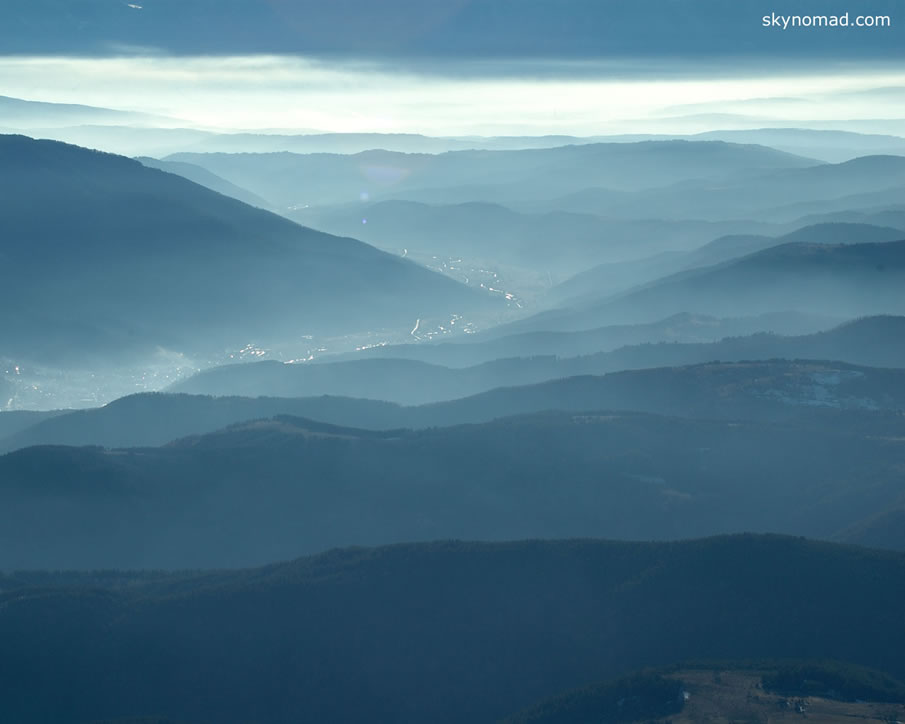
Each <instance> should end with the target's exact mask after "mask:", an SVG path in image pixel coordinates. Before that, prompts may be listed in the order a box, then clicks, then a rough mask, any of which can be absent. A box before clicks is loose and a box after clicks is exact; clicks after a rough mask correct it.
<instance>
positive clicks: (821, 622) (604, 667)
mask: <svg viewBox="0 0 905 724" xmlns="http://www.w3.org/2000/svg"><path fill="white" fill-rule="evenodd" d="M903 577H905V557H903V555H902V554H893V553H884V552H878V551H871V550H867V549H861V548H854V547H843V546H835V545H828V544H820V543H813V542H808V541H804V540H800V539H791V538H782V537H773V536H768V537H758V536H732V537H723V538H715V539H709V540H701V541H690V542H683V543H660V544H652V543H613V542H600V541H562V542H540V541H526V542H518V543H499V544H477V543H459V542H438V543H430V544H422V545H411V544H409V545H399V546H392V547H387V548H377V549H344V550H336V551H331V552H330V553H326V554H324V555H320V556H316V557H312V558H302V559H297V560H293V561H290V562H286V563H280V564H276V565H270V566H267V567H265V568H259V569H251V570H238V571H219V572H198V573H183V574H177V575H172V576H165V575H161V574H159V573H158V574H142V573H132V574H129V573H116V572H106V573H105V572H98V573H92V574H84V575H77V574H72V573H59V574H53V573H40V572H39V573H33V574H28V573H19V574H13V575H6V576H2V577H0V589H2V593H0V606H2V609H0V610H2V614H0V637H2V640H3V642H4V645H3V647H2V650H0V672H2V674H3V680H4V682H5V684H6V686H5V693H4V697H3V698H2V700H0V716H2V717H3V719H4V720H6V721H16V722H21V724H44V723H45V722H50V721H69V720H76V721H91V720H98V719H114V718H125V717H130V716H149V712H154V713H155V714H156V716H157V717H159V719H166V718H172V719H174V720H177V721H195V722H202V721H208V722H211V721H216V722H222V724H234V723H235V724H239V723H240V722H247V721H258V722H261V723H262V724H288V723H289V722H298V721H330V722H354V721H355V722H357V721H375V722H396V723H398V724H407V723H409V722H412V723H413V724H414V723H415V722H425V721H430V722H436V723H437V724H453V723H454V722H462V721H469V722H474V723H475V724H485V723H486V724H490V723H491V722H494V721H497V720H499V719H500V718H502V717H505V716H508V715H511V714H513V713H514V712H516V711H519V710H520V709H523V708H524V707H528V706H530V705H532V704H534V703H536V702H537V701H538V700H540V699H543V698H545V697H548V696H554V695H556V694H559V693H561V692H562V691H564V690H567V689H573V688H576V687H580V686H585V685H587V684H588V683H589V682H596V681H601V680H606V679H610V678H614V677H617V676H622V675H625V674H628V673H629V672H631V671H632V670H634V669H637V668H639V667H642V666H658V665H659V666H668V665H672V664H674V663H675V662H677V661H681V660H687V659H731V658H737V659H748V658H766V657H776V658H789V657H796V658H812V659H837V660H842V661H851V662H854V663H857V664H861V665H864V666H870V667H873V668H876V669H879V670H882V671H884V672H885V673H886V674H887V675H888V676H892V677H899V678H901V677H902V676H903V674H905V667H903V664H902V661H901V658H900V657H899V656H898V655H897V653H898V652H899V651H901V649H902V647H903V646H905V634H903V631H905V629H903V627H902V625H901V621H902V610H901V608H902V607H901V598H900V596H899V590H900V589H899V586H898V585H897V584H898V583H899V582H901V581H902V580H903ZM664 601H666V602H668V604H669V605H664ZM36 641H40V644H41V645H40V646H37V645H35V642H36ZM712 679H713V677H712V675H711V677H710V681H711V685H712ZM689 683H692V682H689ZM726 683H727V684H729V683H730V677H729V676H727V680H726ZM48 690H51V691H53V692H54V695H53V696H47V695H46V692H47V691H48ZM350 691H354V693H355V695H354V696H350V695H349V692H350ZM690 703H691V702H690ZM154 721H158V720H154Z"/></svg>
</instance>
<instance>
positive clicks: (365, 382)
mask: <svg viewBox="0 0 905 724" xmlns="http://www.w3.org/2000/svg"><path fill="white" fill-rule="evenodd" d="M903 340H905V317H875V318H869V319H864V320H859V321H857V322H854V323H851V324H847V325H844V326H842V327H840V328H837V329H833V330H830V331H827V332H822V333H818V334H814V335H807V336H800V337H783V336H778V335H771V334H756V335H753V336H748V337H737V338H733V339H723V340H722V341H718V342H704V343H696V344H682V343H677V342H660V343H659V344H642V345H637V346H626V347H621V348H619V349H615V350H612V351H609V352H600V353H596V354H590V355H583V356H580V357H571V358H557V357H553V356H529V357H524V358H510V359H496V360H493V361H490V362H484V363H482V364H478V365H475V366H472V367H464V368H458V369H456V368H450V367H446V366H441V365H432V364H427V363H424V362H419V361H415V360H407V359H392V358H372V359H363V360H350V361H339V362H329V361H325V362H320V363H305V364H288V365H287V364H283V363H280V362H275V361H268V362H252V363H244V364H238V365H224V366H221V367H214V368H211V369H209V370H205V371H202V372H200V373H198V374H196V375H195V376H193V377H191V378H189V379H187V380H185V381H183V382H179V383H177V384H176V385H175V386H173V387H172V390H173V391H176V392H188V393H193V394H202V395H227V396H228V395H242V396H250V397H257V396H270V397H311V396H316V395H338V396H344V397H358V398H370V399H379V400H386V401H390V402H396V403H401V404H407V405H417V404H422V403H428V402H439V401H443V400H452V399H456V398H461V397H467V396H469V395H474V394H477V393H481V392H485V391H487V390H490V389H493V388H497V387H503V386H506V387H512V386H517V385H524V384H532V383H536V382H543V381H545V380H551V379H557V378H565V377H575V376H578V375H600V374H605V373H608V372H616V371H619V370H627V369H639V368H653V367H674V366H680V365H689V364H700V363H705V362H712V361H714V360H722V361H724V362H738V361H744V360H770V359H826V360H836V361H841V362H848V363H852V364H862V365H868V366H874V367H899V368H905V341H903ZM327 359H328V360H329V358H327Z"/></svg>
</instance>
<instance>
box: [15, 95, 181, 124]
mask: <svg viewBox="0 0 905 724" xmlns="http://www.w3.org/2000/svg"><path fill="white" fill-rule="evenodd" d="M168 120H169V121H171V119H166V118H163V117H161V116H153V115H150V114H146V113H134V112H132V111H118V110H112V109H110V108H97V107H95V106H84V105H75V104H72V103H43V102H40V101H27V100H23V99H21V98H10V97H9V96H0V126H3V127H11V128H26V127H32V126H37V127H39V128H40V127H44V128H54V127H59V126H74V125H83V124H92V123H109V124H115V123H120V124H134V125H152V124H155V123H161V122H166V121H168Z"/></svg>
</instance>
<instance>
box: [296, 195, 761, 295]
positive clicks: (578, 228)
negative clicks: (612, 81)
mask: <svg viewBox="0 0 905 724" xmlns="http://www.w3.org/2000/svg"><path fill="white" fill-rule="evenodd" d="M288 216H289V217H290V218H292V219H294V220H296V221H298V222H299V223H303V224H305V225H307V226H311V227H314V228H316V229H321V230H322V231H326V232H329V233H333V234H340V235H352V236H356V237H357V238H361V239H362V240H364V241H367V242H369V243H372V244H374V245H375V246H378V247H379V248H382V249H387V250H391V251H396V252H400V251H401V250H402V249H403V248H405V249H407V250H408V251H409V252H420V253H422V254H438V255H442V256H443V257H465V258H466V259H468V260H471V261H483V262H485V263H488V264H491V265H494V266H499V265H504V266H511V267H517V268H521V269H532V270H536V271H537V272H538V273H542V274H544V275H545V276H546V275H548V274H550V275H553V276H554V277H555V278H557V279H561V278H563V276H564V275H569V274H574V273H576V272H578V271H581V270H584V269H587V268H588V266H589V265H594V264H596V263H599V262H602V261H610V262H612V261H614V260H622V259H639V258H640V257H643V256H646V255H648V254H652V253H655V252H661V251H669V250H673V251H674V250H686V249H692V248H695V247H697V246H700V245H701V244H703V243H704V242H705V241H709V240H710V239H712V238H715V237H717V236H721V235H724V234H732V233H742V232H749V231H752V230H755V231H758V232H763V233H769V234H772V233H774V232H773V227H771V226H769V225H765V224H758V223H756V222H753V221H729V222H721V223H712V222H704V221H694V220H688V221H665V220H659V219H637V220H618V219H606V218H603V217H600V216H596V215H593V214H578V213H572V212H566V211H549V212H545V213H526V212H517V211H513V210H512V209H510V208H507V207H505V206H501V205H499V204H492V203H486V202H476V201H475V202H468V203H462V204H451V205H435V204H434V205H432V204H423V203H418V202H414V201H381V202H378V203H375V204H360V205H341V206H338V207H330V208H327V209H318V208H308V209H299V210H297V211H294V212H290V213H289V214H288ZM363 221H366V222H367V223H363ZM670 269H671V270H672V269H673V268H672V267H670Z"/></svg>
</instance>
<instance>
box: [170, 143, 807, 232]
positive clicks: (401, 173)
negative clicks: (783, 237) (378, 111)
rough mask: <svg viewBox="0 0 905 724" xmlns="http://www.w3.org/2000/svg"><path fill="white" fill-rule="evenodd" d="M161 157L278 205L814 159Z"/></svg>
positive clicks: (673, 149)
mask: <svg viewBox="0 0 905 724" xmlns="http://www.w3.org/2000/svg"><path fill="white" fill-rule="evenodd" d="M164 160H166V161H183V162H188V163H192V164H196V165H198V166H203V167H204V168H206V169H208V170H209V171H212V172H213V173H215V174H216V175H218V176H220V177H222V178H224V179H227V180H228V181H231V182H232V183H235V184H236V185H239V186H242V187H243V188H247V189H249V190H250V191H253V192H254V193H256V194H258V195H259V196H261V197H263V198H265V199H267V200H268V201H270V202H271V203H272V204H274V205H275V206H279V207H282V208H290V207H304V206H321V205H329V204H342V203H360V202H361V199H362V196H363V194H364V195H365V198H368V197H370V198H374V199H377V198H379V197H381V196H383V197H385V198H397V199H409V200H418V198H417V196H418V194H419V193H421V192H423V191H428V192H430V193H431V194H434V195H437V196H441V197H442V196H444V195H447V196H450V199H451V201H453V202H454V201H455V196H456V195H457V194H458V193H459V192H458V191H456V189H462V188H470V187H473V188H480V189H481V196H475V195H472V196H471V197H470V199H467V200H483V201H491V202H504V201H506V200H511V199H518V200H523V199H545V198H549V197H550V196H553V195H557V194H566V193H569V192H570V191H578V190H580V189H583V188H585V187H588V186H613V187H617V188H620V189H624V190H632V189H645V188H651V187H658V186H665V185H667V184H670V183H677V182H680V181H684V180H687V179H693V178H704V179H714V180H715V179H720V178H723V177H725V176H728V175H732V174H737V173H751V172H754V171H764V170H772V169H790V168H791V169H800V168H804V167H808V166H813V165H814V164H816V163H818V162H816V161H813V160H811V159H807V158H803V157H800V156H793V155H791V154H786V153H782V152H780V151H775V150H773V149H770V148H766V147H763V146H741V145H735V144H727V143H723V142H719V141H702V142H691V141H645V142H641V143H600V144H582V145H578V146H562V147H559V148H548V149H525V150H517V151H451V152H448V153H442V154H436V155H431V154H403V153H394V152H390V151H365V152H363V153H358V154H350V155H338V154H293V153H270V154H252V153H242V154H218V153H204V154H197V153H181V154H174V155H172V156H168V157H167V158H166V159H164ZM438 200H439V199H438ZM644 216H645V217H647V216H648V215H647V214H645V215H644Z"/></svg>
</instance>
